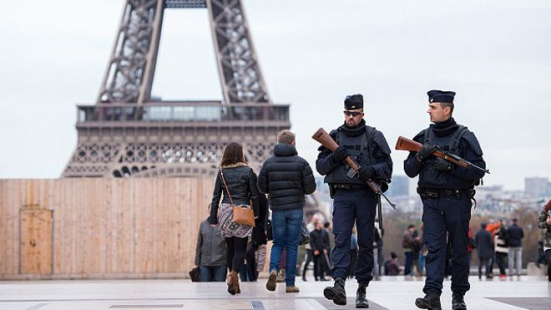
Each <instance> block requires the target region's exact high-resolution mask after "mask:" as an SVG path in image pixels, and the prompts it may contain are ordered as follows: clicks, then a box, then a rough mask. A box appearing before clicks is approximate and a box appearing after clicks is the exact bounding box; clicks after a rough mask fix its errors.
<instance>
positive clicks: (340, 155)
mask: <svg viewBox="0 0 551 310" xmlns="http://www.w3.org/2000/svg"><path fill="white" fill-rule="evenodd" d="M348 156H349V155H348V152H347V151H346V149H345V148H344V146H339V147H338V148H336V149H335V150H334V151H333V153H331V159H332V160H333V162H334V163H338V162H341V161H343V160H344V159H345V158H346V157H348Z"/></svg>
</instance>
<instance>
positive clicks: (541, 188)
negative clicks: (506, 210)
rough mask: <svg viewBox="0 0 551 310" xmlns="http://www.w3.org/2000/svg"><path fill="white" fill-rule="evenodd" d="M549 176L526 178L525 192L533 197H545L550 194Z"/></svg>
mask: <svg viewBox="0 0 551 310" xmlns="http://www.w3.org/2000/svg"><path fill="white" fill-rule="evenodd" d="M548 190H549V179H548V178H538V177H535V178H524V193H525V194H526V195H527V196H529V197H533V198H539V197H544V196H547V195H548Z"/></svg>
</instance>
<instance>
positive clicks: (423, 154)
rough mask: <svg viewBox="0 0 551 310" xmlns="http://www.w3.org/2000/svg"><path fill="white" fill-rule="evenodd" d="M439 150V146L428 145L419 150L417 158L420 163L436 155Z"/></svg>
mask: <svg viewBox="0 0 551 310" xmlns="http://www.w3.org/2000/svg"><path fill="white" fill-rule="evenodd" d="M437 149H438V146H437V145H434V144H428V143H427V144H425V145H423V146H422V147H421V148H420V149H419V151H418V152H417V158H418V159H419V161H424V160H425V159H427V158H429V156H431V155H432V153H434V152H435V151H436V150H437Z"/></svg>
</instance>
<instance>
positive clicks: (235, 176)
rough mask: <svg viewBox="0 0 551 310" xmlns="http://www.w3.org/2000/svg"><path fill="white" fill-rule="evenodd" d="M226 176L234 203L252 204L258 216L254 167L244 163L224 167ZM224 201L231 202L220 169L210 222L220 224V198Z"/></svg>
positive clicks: (213, 195) (213, 196)
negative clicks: (218, 215)
mask: <svg viewBox="0 0 551 310" xmlns="http://www.w3.org/2000/svg"><path fill="white" fill-rule="evenodd" d="M222 171H223V173H224V178H225V180H226V183H227V184H228V187H229V190H230V194H231V197H232V199H233V203H234V204H236V205H251V206H252V208H253V210H254V214H255V216H258V213H259V210H258V189H257V188H256V174H255V173H254V172H253V169H252V168H251V167H249V166H247V165H245V164H243V163H237V164H235V165H230V166H224V167H222ZM222 194H223V195H224V197H223V198H222V203H231V202H230V197H229V196H228V192H227V189H226V186H225V185H224V182H223V180H222V177H221V175H220V171H218V174H217V176H216V181H215V182H214V192H213V194H212V202H211V209H210V217H209V223H211V224H218V218H217V214H218V207H219V203H220V198H221V197H222Z"/></svg>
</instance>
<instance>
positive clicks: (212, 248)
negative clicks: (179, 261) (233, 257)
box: [195, 220, 227, 266]
mask: <svg viewBox="0 0 551 310" xmlns="http://www.w3.org/2000/svg"><path fill="white" fill-rule="evenodd" d="M226 252H227V250H226V241H225V240H224V238H222V236H221V235H220V227H218V226H216V227H212V226H210V223H209V222H208V221H207V220H205V221H202V222H201V225H200V226H199V235H198V236H197V246H196V248H195V265H197V266H222V265H225V264H226Z"/></svg>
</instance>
